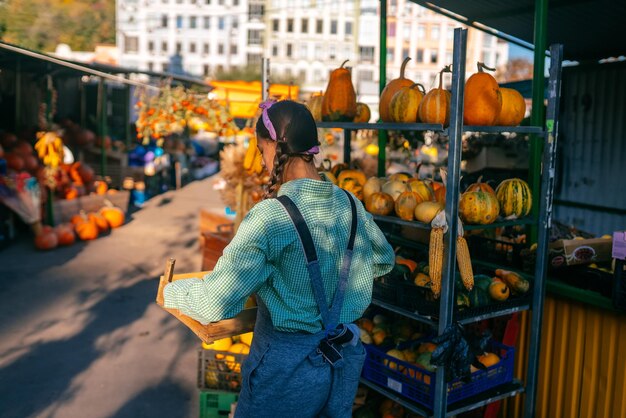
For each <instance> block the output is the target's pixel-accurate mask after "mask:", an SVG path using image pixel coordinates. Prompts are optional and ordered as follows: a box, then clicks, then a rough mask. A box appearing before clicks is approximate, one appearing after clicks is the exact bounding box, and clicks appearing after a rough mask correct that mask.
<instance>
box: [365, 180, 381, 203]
mask: <svg viewBox="0 0 626 418" xmlns="http://www.w3.org/2000/svg"><path fill="white" fill-rule="evenodd" d="M383 181H384V179H380V178H378V177H370V178H368V179H367V181H366V182H365V184H364V185H363V199H364V200H365V201H366V202H367V199H368V198H369V197H370V196H371V195H373V194H374V193H378V192H380V191H381V189H382V187H383Z"/></svg>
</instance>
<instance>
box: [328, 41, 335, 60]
mask: <svg viewBox="0 0 626 418" xmlns="http://www.w3.org/2000/svg"><path fill="white" fill-rule="evenodd" d="M336 55H337V49H336V48H335V45H331V46H330V47H329V48H328V58H329V59H331V60H334V59H335V58H336Z"/></svg>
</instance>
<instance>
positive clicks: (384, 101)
mask: <svg viewBox="0 0 626 418" xmlns="http://www.w3.org/2000/svg"><path fill="white" fill-rule="evenodd" d="M410 60H411V58H410V57H406V58H405V59H404V61H403V62H402V66H401V67H400V77H398V78H396V79H394V80H391V81H390V82H389V83H388V84H387V85H386V86H385V88H384V89H383V91H382V93H380V102H379V105H378V113H379V114H380V119H381V120H382V121H383V122H391V118H390V116H389V104H390V103H391V99H392V98H393V96H394V94H396V93H397V92H398V90H400V89H401V88H402V87H408V86H411V85H413V84H414V83H413V81H411V80H409V79H408V78H405V77H404V70H405V69H406V65H407V64H408V63H409V61H410Z"/></svg>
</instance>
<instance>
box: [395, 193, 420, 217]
mask: <svg viewBox="0 0 626 418" xmlns="http://www.w3.org/2000/svg"><path fill="white" fill-rule="evenodd" d="M418 199H419V197H418V196H417V194H415V193H413V192H411V191H406V192H402V193H400V195H399V196H398V198H397V199H396V201H395V210H396V215H398V217H400V219H404V220H405V221H412V220H413V217H414V216H415V207H416V206H417V204H418V203H421V200H418Z"/></svg>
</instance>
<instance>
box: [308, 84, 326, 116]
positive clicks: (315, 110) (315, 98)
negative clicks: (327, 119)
mask: <svg viewBox="0 0 626 418" xmlns="http://www.w3.org/2000/svg"><path fill="white" fill-rule="evenodd" d="M323 101H324V93H323V92H321V91H320V92H319V93H313V94H312V95H311V98H310V99H309V101H308V102H307V104H306V107H308V108H309V111H310V112H311V114H312V115H313V119H315V122H321V121H322V102H323Z"/></svg>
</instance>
